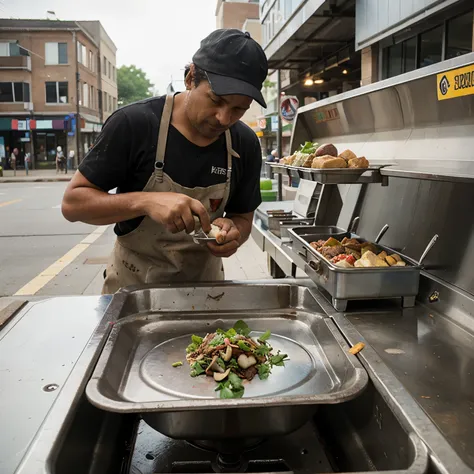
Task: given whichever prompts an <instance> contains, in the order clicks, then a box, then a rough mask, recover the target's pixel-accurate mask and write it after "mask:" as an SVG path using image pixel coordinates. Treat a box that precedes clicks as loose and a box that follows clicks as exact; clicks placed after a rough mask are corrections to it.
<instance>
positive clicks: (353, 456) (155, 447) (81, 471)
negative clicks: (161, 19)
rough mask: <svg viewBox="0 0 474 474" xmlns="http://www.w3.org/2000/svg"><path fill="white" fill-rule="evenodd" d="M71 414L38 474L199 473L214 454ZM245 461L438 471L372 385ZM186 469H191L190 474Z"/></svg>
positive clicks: (87, 410)
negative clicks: (63, 430)
mask: <svg viewBox="0 0 474 474" xmlns="http://www.w3.org/2000/svg"><path fill="white" fill-rule="evenodd" d="M70 416H71V422H70V425H69V427H68V429H67V431H65V432H64V434H63V436H62V437H61V438H58V439H57V440H56V442H55V445H54V449H53V452H52V453H51V456H50V457H49V460H50V462H49V465H50V470H48V471H41V472H54V473H55V474H99V473H100V474H125V473H127V474H131V473H133V474H136V473H138V472H139V473H141V474H153V473H161V472H163V473H171V472H174V473H185V472H212V471H211V470H209V471H204V470H203V469H198V467H199V466H201V465H204V466H205V463H206V462H207V463H208V464H209V465H211V461H212V460H213V459H214V458H215V454H214V453H211V452H206V451H203V450H201V449H197V448H194V447H192V446H190V445H189V444H187V443H185V442H183V441H178V440H172V439H169V438H165V437H164V436H163V435H160V434H159V433H157V432H154V430H152V429H151V428H149V427H147V426H146V425H144V424H143V422H140V421H139V416H137V415H120V414H117V413H111V412H106V411H103V410H100V409H98V408H96V407H94V406H92V405H91V404H90V403H89V402H88V401H87V400H86V398H85V396H82V397H81V400H80V402H79V403H78V404H77V405H76V407H75V410H74V411H73V412H72V413H71V414H70ZM245 457H246V458H248V459H250V460H255V461H254V462H253V465H254V466H258V465H260V466H265V465H266V464H265V463H269V464H268V465H269V466H272V465H275V464H276V460H279V463H277V465H286V466H287V468H288V470H289V471H293V472H294V473H295V474H309V473H314V474H316V473H318V474H321V473H333V472H344V473H353V472H354V473H355V472H358V473H368V472H373V471H379V472H384V471H390V474H423V473H433V474H434V473H438V472H440V471H438V470H436V469H435V468H434V467H433V466H432V465H431V464H430V461H429V457H428V454H427V451H426V448H425V446H424V444H423V443H422V442H421V441H420V440H419V438H418V437H417V436H416V435H415V434H414V433H410V434H408V433H407V432H406V431H405V430H404V429H403V427H402V425H401V424H400V422H399V421H398V420H397V418H396V417H395V416H394V415H393V413H392V412H391V411H390V408H389V407H388V405H387V404H386V403H385V401H384V399H383V398H382V397H381V395H380V394H379V393H378V392H377V391H376V389H375V388H374V385H373V384H372V383H371V382H370V383H369V385H368V387H367V389H366V390H365V391H364V394H363V395H362V396H360V397H358V398H357V399H354V400H353V401H351V402H348V403H344V404H339V405H332V406H330V405H325V406H321V407H320V408H319V410H318V412H317V414H316V416H315V417H314V418H313V419H312V420H310V422H309V423H308V424H307V425H306V426H304V427H303V428H301V429H300V430H299V431H297V432H295V433H293V434H289V435H286V436H281V437H276V438H272V439H269V440H267V441H266V442H264V443H263V444H262V445H261V446H259V447H257V448H256V449H254V450H252V451H249V452H248V453H246V454H245ZM306 459H307V460H308V461H311V462H309V464H308V461H306ZM184 461H187V463H186V462H184ZM190 465H192V466H194V469H193V470H189V466H190ZM249 465H250V463H249ZM180 466H182V467H183V469H182V470H180V468H179V467H180ZM186 466H187V469H186ZM274 470H275V471H276V469H274ZM254 472H263V471H254ZM267 472H273V471H271V470H268V471H267ZM279 472H281V471H280V470H279Z"/></svg>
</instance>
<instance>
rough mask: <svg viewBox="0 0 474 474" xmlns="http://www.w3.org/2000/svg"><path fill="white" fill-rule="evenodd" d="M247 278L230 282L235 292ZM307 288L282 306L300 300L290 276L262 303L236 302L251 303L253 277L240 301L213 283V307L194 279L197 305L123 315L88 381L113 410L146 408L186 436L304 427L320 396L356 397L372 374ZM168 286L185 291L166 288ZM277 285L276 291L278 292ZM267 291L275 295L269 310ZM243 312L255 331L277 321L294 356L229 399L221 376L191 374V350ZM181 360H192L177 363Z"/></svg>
mask: <svg viewBox="0 0 474 474" xmlns="http://www.w3.org/2000/svg"><path fill="white" fill-rule="evenodd" d="M238 286H239V284H234V285H233V286H231V287H225V288H228V289H227V291H226V293H227V295H229V293H232V292H231V291H230V288H235V287H238ZM285 287H288V288H285ZM223 288H224V287H223ZM246 288H247V289H248V291H247V292H246V291H245V289H246ZM252 288H253V290H252ZM299 289H300V291H299V293H298V294H300V295H301V299H302V302H303V303H304V305H303V306H301V302H299V303H298V302H294V303H295V304H298V306H299V307H298V308H296V307H291V306H286V304H281V306H282V307H280V308H274V306H275V304H274V301H280V302H282V303H286V301H285V300H290V301H291V298H285V297H283V298H282V294H284V293H285V292H286V290H288V291H291V290H290V285H274V286H271V287H269V288H266V289H265V291H262V292H261V293H260V296H261V297H260V301H259V302H258V303H255V302H254V303H252V306H253V309H252V311H242V310H240V311H239V310H238V309H237V310H236V308H234V307H233V306H240V307H242V306H244V304H245V303H244V302H245V298H246V297H247V298H248V299H247V301H249V299H251V298H252V297H255V296H256V295H257V294H258V293H257V292H256V291H255V287H252V285H247V286H242V287H241V288H238V291H237V292H236V293H238V295H239V296H240V298H243V299H240V298H239V300H238V302H237V301H236V303H235V304H234V303H233V301H234V300H233V298H232V296H230V297H227V298H224V297H222V296H221V294H220V292H219V290H217V289H214V290H212V289H211V290H209V289H208V291H210V292H211V293H216V295H217V296H215V297H218V296H221V297H222V300H220V301H215V302H214V303H213V305H212V306H213V307H214V308H215V310H211V311H209V310H204V309H205V304H202V302H203V301H205V300H204V299H203V298H202V297H197V298H196V301H194V303H195V305H193V304H192V303H193V296H195V297H196V295H197V294H196V290H200V289H199V288H198V289H196V288H194V289H193V292H192V293H190V291H188V293H187V294H188V295H191V296H188V299H187V300H186V302H185V306H186V307H187V308H189V310H180V308H179V304H178V305H177V306H178V307H177V308H176V310H175V311H169V310H167V311H161V312H147V311H145V312H142V313H139V314H133V315H129V316H126V317H124V318H120V317H119V318H118V320H117V322H116V323H115V324H114V326H113V328H112V330H111V332H110V334H109V337H108V340H107V342H106V344H105V346H104V349H103V351H102V354H101V356H100V358H99V361H98V364H97V366H96V368H95V371H94V373H93V375H92V378H91V379H90V381H89V382H88V385H87V389H86V393H87V397H88V399H89V401H90V402H91V403H92V404H94V405H95V406H97V407H98V408H101V409H103V410H107V411H112V412H118V413H140V414H142V416H143V418H144V419H145V421H146V422H147V423H148V424H150V425H151V426H152V427H154V428H155V429H157V430H158V431H160V432H162V433H163V434H165V435H167V436H170V437H173V438H179V439H214V438H222V437H224V438H228V437H259V436H270V435H279V434H285V433H289V432H291V431H293V430H294V429H297V428H299V427H300V426H302V425H303V424H304V423H305V422H306V421H307V420H308V419H309V418H310V417H311V416H312V415H313V414H314V412H315V410H316V408H317V406H318V405H321V404H334V403H341V402H344V401H346V400H350V399H352V398H354V397H356V396H357V395H358V394H359V393H360V392H361V391H362V390H363V389H364V387H365V386H366V384H367V381H368V378H367V374H366V372H365V370H364V369H363V368H362V367H361V366H360V364H359V362H358V360H357V358H356V357H354V356H352V355H351V354H349V353H348V347H347V345H346V343H345V341H344V339H343V338H342V336H341V335H340V333H339V331H338V330H337V328H336V327H335V325H334V323H333V322H332V321H331V320H330V319H329V318H327V317H325V316H324V315H323V314H321V312H320V308H319V306H318V305H317V303H316V301H315V300H314V298H313V296H312V294H311V292H310V290H309V288H307V287H301V288H299ZM167 290H168V291H169V292H173V291H176V290H175V289H173V288H169V289H161V290H157V291H162V292H163V291H165V292H166V291H167ZM183 291H186V289H183ZM272 291H274V292H276V294H275V295H271V294H270V293H271V292H272ZM246 293H247V295H246ZM223 294H224V293H223ZM303 295H304V296H303ZM235 296H237V294H236V295H235ZM266 296H270V299H269V301H267V302H268V303H271V304H269V308H268V309H265V299H266ZM211 297H213V296H212V294H211ZM177 298H178V295H177ZM168 299H169V298H168ZM299 299H300V298H299V297H298V300H299ZM270 300H271V301H270ZM150 301H153V298H150ZM155 301H156V300H155ZM200 302H201V307H199V304H200ZM284 306H286V307H284ZM192 307H194V310H192V309H191V308H192ZM239 319H242V320H244V321H245V322H246V323H247V324H248V326H249V327H250V328H251V329H252V331H253V332H252V333H251V336H252V337H254V336H255V337H258V335H259V334H262V333H263V332H265V331H266V330H270V331H271V333H272V336H271V338H270V339H269V343H270V344H271V345H272V347H273V349H274V351H273V352H274V353H276V352H277V351H278V350H280V351H281V352H282V353H286V354H288V356H289V360H288V361H287V362H286V363H285V367H274V368H273V369H272V374H271V375H270V377H269V378H268V379H267V380H260V379H259V378H258V376H257V377H255V378H254V379H253V380H252V381H251V382H248V383H244V385H245V393H244V396H243V398H240V399H231V400H224V399H220V398H219V392H216V391H215V388H216V386H217V384H216V382H215V381H214V380H213V378H212V377H206V376H199V377H194V378H193V377H191V376H190V367H189V365H188V363H187V362H186V351H185V349H186V347H187V345H188V344H189V343H190V337H191V335H192V334H196V335H200V336H204V335H205V334H206V333H208V332H215V331H216V330H217V329H218V328H222V329H226V328H230V327H232V326H233V325H234V324H235V322H236V321H237V320H239ZM177 361H182V362H183V366H181V367H176V368H175V367H173V366H172V364H173V363H174V362H177Z"/></svg>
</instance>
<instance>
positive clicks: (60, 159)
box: [56, 146, 64, 174]
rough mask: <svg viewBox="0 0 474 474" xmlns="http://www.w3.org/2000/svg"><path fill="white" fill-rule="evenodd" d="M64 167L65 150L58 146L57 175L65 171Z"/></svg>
mask: <svg viewBox="0 0 474 474" xmlns="http://www.w3.org/2000/svg"><path fill="white" fill-rule="evenodd" d="M63 166H64V153H63V149H62V148H61V147H60V146H58V147H57V148H56V174H58V173H59V172H60V171H62V170H63Z"/></svg>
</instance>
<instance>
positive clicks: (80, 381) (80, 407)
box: [0, 54, 474, 474]
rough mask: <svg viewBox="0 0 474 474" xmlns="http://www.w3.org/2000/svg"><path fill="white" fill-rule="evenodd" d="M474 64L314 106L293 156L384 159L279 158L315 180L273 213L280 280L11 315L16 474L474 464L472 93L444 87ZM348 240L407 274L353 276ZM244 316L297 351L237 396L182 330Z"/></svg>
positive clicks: (7, 417)
mask: <svg viewBox="0 0 474 474" xmlns="http://www.w3.org/2000/svg"><path fill="white" fill-rule="evenodd" d="M472 64H474V54H470V55H465V56H463V57H461V58H457V59H453V60H450V61H447V62H444V63H442V64H440V65H435V66H431V67H429V68H424V69H421V70H418V71H414V72H412V73H409V74H405V75H403V76H400V77H396V78H393V79H389V80H387V81H383V82H381V83H377V84H373V85H371V86H368V87H364V88H361V89H359V90H355V91H351V92H348V93H345V94H341V95H339V96H335V97H332V98H330V99H327V100H325V101H321V102H318V103H315V104H311V105H309V106H306V107H302V108H300V109H299V111H298V115H297V119H296V123H295V127H294V133H293V137H292V146H291V148H292V151H294V150H296V149H297V148H298V147H299V146H300V144H304V143H305V142H306V141H311V142H314V141H317V142H319V143H332V144H334V145H335V146H336V147H337V148H338V149H350V150H352V151H353V152H354V153H356V154H357V155H358V156H362V155H363V156H365V157H366V158H367V159H368V160H369V162H370V165H371V166H370V169H369V168H367V169H365V170H362V172H357V173H354V172H352V173H351V172H350V173H346V174H344V173H341V172H340V171H339V172H338V171H337V170H336V171H332V172H326V171H321V170H316V171H313V170H311V169H292V168H291V167H289V166H288V167H287V166H283V167H282V166H276V165H275V166H274V167H273V172H275V173H276V174H277V175H279V176H281V175H282V173H283V174H285V173H286V174H292V173H297V175H298V176H299V177H300V178H301V185H300V187H299V190H298V194H297V197H296V199H295V201H294V202H283V201H280V202H266V203H263V204H262V206H261V207H260V209H259V211H258V212H257V213H256V215H255V220H254V225H253V231H252V234H253V237H254V239H255V240H256V242H257V243H258V245H259V246H260V247H261V249H262V250H263V251H264V252H266V253H268V255H269V258H270V260H271V262H272V272H273V276H275V277H280V278H278V279H273V280H268V281H259V282H234V281H226V282H221V283H202V284H199V285H187V284H181V285H163V286H159V287H157V286H144V287H136V288H126V289H123V290H122V291H120V292H119V293H117V294H115V295H113V296H110V295H107V296H97V297H62V298H51V299H46V300H42V301H33V302H25V304H24V305H22V304H15V305H14V306H11V307H9V308H6V310H4V314H3V321H6V320H7V319H8V322H6V323H4V325H3V326H2V329H1V330H0V373H1V374H2V375H1V389H0V400H1V405H2V422H1V425H2V428H3V429H2V433H3V435H2V441H3V442H2V444H1V447H0V452H1V454H0V472H2V473H3V472H5V473H13V472H15V473H22V474H36V473H38V474H39V473H56V474H62V473H68V474H69V473H81V474H82V473H83V474H86V473H87V474H91V473H99V472H100V473H105V474H108V473H114V474H116V473H142V474H145V473H150V474H151V473H158V472H163V473H172V472H173V473H192V472H194V473H196V472H199V473H208V472H294V473H295V474H299V473H301V474H303V473H304V474H306V473H308V474H309V473H314V474H316V473H330V472H343V473H346V474H348V473H356V472H358V473H368V472H374V471H376V472H387V473H391V474H431V473H432V474H447V473H450V474H468V473H473V472H474V443H473V441H472V440H473V439H474V422H473V420H474V398H473V394H474V378H473V371H474V350H473V348H474V318H473V314H474V279H473V276H472V275H473V273H472V267H473V266H474V245H473V237H472V235H473V233H472V226H473V218H472V212H471V207H472V204H473V203H474V186H473V182H474V156H473V151H472V150H473V149H474V146H473V145H474V133H473V130H474V95H465V96H463V97H462V98H461V99H460V98H456V97H453V98H450V97H451V94H454V92H453V93H452V92H450V89H449V88H446V81H447V82H449V83H450V84H455V83H456V82H455V81H454V80H452V77H453V74H454V76H455V75H456V74H463V72H462V71H463V70H464V69H463V68H465V67H466V66H470V65H472ZM456 71H458V72H456ZM459 71H461V72H459ZM440 83H442V84H443V85H444V86H443V87H442V88H440V87H439V85H440ZM453 87H454V86H453ZM454 95H455V94H454ZM346 171H347V170H346ZM330 238H334V239H335V240H336V241H337V242H339V243H341V242H342V240H343V239H344V238H346V239H352V238H354V239H356V240H358V243H359V245H360V246H361V247H362V244H363V243H364V242H367V243H370V244H372V245H375V246H377V250H376V252H379V251H380V253H382V252H383V251H385V252H386V255H387V256H391V255H396V256H398V257H399V258H400V259H402V260H403V263H404V264H405V265H402V266H398V267H395V266H390V265H388V264H387V265H386V266H384V267H383V268H369V267H367V268H355V267H354V268H341V267H338V266H336V265H335V264H334V263H333V262H332V261H331V260H330V259H329V258H327V257H326V256H325V255H324V254H323V253H321V252H320V251H319V250H318V248H319V247H317V245H316V246H313V245H311V244H312V243H313V242H317V241H319V240H323V241H324V240H325V239H326V240H329V239H330ZM376 252H375V251H374V252H373V253H376ZM361 253H362V252H361ZM298 270H299V272H298ZM351 272H353V273H351ZM5 311H6V313H5ZM238 319H242V320H245V321H246V322H247V323H248V325H249V326H251V327H252V328H253V329H255V330H256V331H257V332H259V333H261V332H262V331H264V330H265V329H269V330H271V332H272V334H274V335H275V339H278V338H280V339H278V341H279V342H278V341H276V342H274V344H275V345H278V343H280V344H282V347H288V348H289V349H288V352H289V356H290V358H289V361H288V363H287V364H286V366H285V367H284V368H281V370H283V371H287V372H278V373H279V374H280V376H275V377H274V378H271V379H270V378H269V380H268V382H269V383H268V384H266V382H265V381H259V380H254V381H252V382H249V384H248V385H246V390H248V396H246V395H244V396H243V397H242V398H238V399H229V400H222V399H220V398H219V397H218V395H216V393H215V392H214V391H213V389H212V390H211V389H209V387H207V388H206V387H205V386H204V385H202V383H205V381H204V382H202V383H201V382H199V383H198V382H193V381H189V380H190V378H189V374H188V371H187V369H186V367H185V365H186V364H184V366H183V367H180V366H179V364H172V363H174V362H175V359H176V357H178V354H179V353H180V352H183V350H182V349H183V347H184V346H183V342H182V338H183V337H185V336H186V337H188V336H189V335H190V334H193V333H199V334H201V335H203V334H205V333H206V332H207V331H211V330H213V331H216V330H217V329H218V328H221V327H228V326H229V325H231V324H233V323H234V322H235V320H238ZM0 321H2V318H0ZM45 329H47V330H45ZM178 349H179V350H178ZM177 350H178V352H176V351H177ZM292 356H293V359H292ZM175 365H176V367H175ZM279 369H280V368H279ZM275 373H276V372H275ZM281 374H286V375H283V376H282V375H281ZM203 380H205V377H204V379H203ZM251 384H253V385H251ZM265 384H266V385H265Z"/></svg>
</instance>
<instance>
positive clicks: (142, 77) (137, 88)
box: [117, 64, 154, 105]
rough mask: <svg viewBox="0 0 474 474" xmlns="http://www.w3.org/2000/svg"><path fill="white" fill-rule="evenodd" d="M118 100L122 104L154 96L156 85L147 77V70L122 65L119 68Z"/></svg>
mask: <svg viewBox="0 0 474 474" xmlns="http://www.w3.org/2000/svg"><path fill="white" fill-rule="evenodd" d="M117 87H118V101H119V104H120V105H126V104H130V103H132V102H136V101H137V100H142V99H146V98H147V97H152V95H153V93H152V91H151V89H152V88H153V87H154V86H153V84H152V83H151V82H150V80H149V79H148V78H147V77H146V74H145V71H143V70H141V69H140V68H137V67H136V66H134V65H133V64H132V65H131V66H122V67H120V68H119V69H118V70H117Z"/></svg>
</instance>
